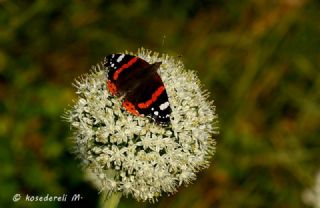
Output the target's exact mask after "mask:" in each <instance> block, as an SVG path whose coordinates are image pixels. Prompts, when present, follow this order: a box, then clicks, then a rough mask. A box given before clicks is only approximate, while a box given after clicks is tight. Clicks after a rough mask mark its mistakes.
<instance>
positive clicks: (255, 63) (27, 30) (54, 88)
mask: <svg viewBox="0 0 320 208" xmlns="http://www.w3.org/2000/svg"><path fill="white" fill-rule="evenodd" d="M319 10H320V3H319V2H318V1H316V0H314V1H311V0H309V1H308V0H280V1H266V0H265V1H264V0H263V1H252V0H245V1H235V0H231V1H209V0H202V1H192V0H187V1H176V2H173V1H163V2H161V3H160V2H156V1H153V2H151V1H147V0H143V1H137V0H136V1H123V2H120V1H118V2H109V1H102V0H95V1H91V2H90V3H89V2H86V1H49V0H35V1H6V0H4V1H0V99H1V102H0V112H1V117H0V141H1V143H0V162H1V164H0V165H1V167H0V207H12V206H16V207H44V206H46V207H61V206H62V207H63V206H64V207H68V206H72V205H78V204H77V203H75V202H73V203H70V202H69V203H58V202H47V203H42V202H37V203H36V202H33V203H32V202H25V201H24V200H22V201H20V202H18V203H13V202H12V197H13V195H14V194H15V193H21V194H22V196H25V195H26V194H30V195H32V194H33V195H46V194H47V193H48V194H51V195H60V194H63V193H65V194H68V195H69V196H71V195H72V194H75V193H80V194H82V196H83V197H84V199H83V200H82V201H81V204H82V205H83V204H87V205H89V204H92V205H93V206H95V205H96V203H97V200H98V195H97V192H96V190H94V189H93V188H91V186H90V185H89V184H88V183H86V182H85V181H84V180H83V176H82V173H81V170H80V168H79V167H78V165H77V164H78V163H77V161H75V160H74V158H73V156H72V155H71V153H70V147H71V144H70V140H69V139H68V138H69V137H70V136H71V133H70V131H69V127H68V126H67V124H66V123H63V122H62V119H61V115H62V114H63V111H64V109H65V108H67V107H68V105H71V104H72V99H74V98H75V94H74V89H73V88H72V86H71V82H72V81H73V79H74V78H75V77H77V76H79V75H80V74H83V73H86V72H88V70H89V68H90V66H91V65H92V64H95V63H96V62H98V61H100V60H102V58H103V57H104V56H105V55H107V54H109V53H112V52H119V51H123V50H131V51H132V50H133V51H135V50H136V49H137V48H139V47H141V46H144V47H146V48H149V49H152V50H154V51H159V52H166V53H169V54H171V55H173V56H176V57H180V56H181V59H182V60H183V61H184V63H185V65H186V66H187V68H190V69H194V70H196V71H197V73H198V74H199V76H200V79H201V80H202V82H203V85H204V88H207V89H209V91H210V92H212V93H211V97H212V98H213V99H214V100H215V104H216V106H217V111H218V113H219V117H220V119H219V120H220V126H221V129H220V132H221V133H220V135H219V136H218V137H217V142H218V144H217V153H216V156H215V157H214V161H213V163H212V165H211V167H210V168H209V169H208V170H205V171H203V172H201V173H200V174H199V177H198V179H197V181H195V182H194V184H192V185H190V186H189V187H187V188H184V187H181V188H180V189H179V191H178V193H176V194H174V195H173V196H170V197H167V196H164V197H162V198H160V199H159V202H158V203H156V204H153V205H151V204H148V203H137V202H134V201H133V200H132V199H131V198H128V199H124V200H122V201H121V203H120V207H150V206H151V207H199V208H202V207H220V208H223V207H303V206H305V205H304V204H303V202H302V200H301V192H302V190H303V189H304V188H305V187H307V186H308V185H310V184H311V183H312V182H313V178H312V177H313V175H314V173H315V171H316V170H317V169H318V168H320V166H319V164H320V157H319V153H320V140H319V135H320V133H319V126H320V122H319V121H320V111H319V103H320V76H319V74H320V73H319V72H320V70H319V66H320V50H319V46H320V27H319V23H318V20H319V19H320V15H319V14H320V13H319Z"/></svg>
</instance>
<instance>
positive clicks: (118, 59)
mask: <svg viewBox="0 0 320 208" xmlns="http://www.w3.org/2000/svg"><path fill="white" fill-rule="evenodd" d="M123 57H124V54H122V55H121V56H119V57H118V58H117V62H118V63H119V62H120V61H121V60H122V59H123Z"/></svg>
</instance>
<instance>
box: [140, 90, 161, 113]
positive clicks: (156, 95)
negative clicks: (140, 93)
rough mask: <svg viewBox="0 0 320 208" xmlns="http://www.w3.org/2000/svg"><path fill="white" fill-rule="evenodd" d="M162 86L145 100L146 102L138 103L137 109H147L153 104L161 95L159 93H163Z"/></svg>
mask: <svg viewBox="0 0 320 208" xmlns="http://www.w3.org/2000/svg"><path fill="white" fill-rule="evenodd" d="M164 90H165V89H164V86H160V87H159V88H158V89H157V90H156V91H155V92H154V93H153V94H152V97H151V98H150V99H149V100H147V101H146V102H144V103H139V104H138V107H139V108H148V107H149V106H150V105H151V104H152V103H154V102H155V101H156V100H157V98H158V97H159V96H160V95H161V93H162V92H163V91H164Z"/></svg>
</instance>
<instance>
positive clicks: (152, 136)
mask: <svg viewBox="0 0 320 208" xmlns="http://www.w3.org/2000/svg"><path fill="white" fill-rule="evenodd" d="M128 54H132V55H134V56H138V57H140V58H142V59H144V60H145V61H147V62H148V63H150V64H152V63H156V62H161V65H160V68H159V69H158V71H157V73H158V74H159V75H160V77H161V79H162V81H163V83H164V86H165V89H166V91H167V94H168V98H169V103H170V107H171V109H172V112H171V114H170V120H171V122H170V125H168V126H161V125H157V124H156V123H155V122H153V121H152V120H151V119H149V118H147V117H140V116H135V115H132V114H130V113H129V112H128V111H126V110H125V109H124V108H123V106H122V101H123V97H121V96H120V97H117V96H112V94H111V93H110V92H109V90H108V88H107V86H106V74H107V73H108V70H109V69H108V68H106V67H104V66H103V65H102V63H101V64H97V65H96V66H94V67H93V70H92V72H91V73H90V74H88V75H85V76H83V77H82V78H81V79H79V80H77V81H76V87H77V94H78V96H79V99H78V101H77V102H76V103H75V105H74V106H73V107H72V109H71V110H69V111H68V112H67V119H68V121H69V122H70V123H71V126H72V127H73V129H74V142H75V144H76V145H75V146H76V148H75V152H76V154H77V156H78V157H79V158H80V160H81V161H82V164H83V167H84V169H85V170H86V172H87V173H88V176H89V178H90V180H92V181H93V183H94V184H95V185H96V186H97V188H98V189H99V190H101V191H105V192H107V193H109V194H111V193H116V192H117V193H121V194H122V195H128V194H131V195H132V196H133V197H134V198H136V199H137V200H143V201H145V200H149V201H154V200H155V199H156V198H157V197H159V196H160V195H161V194H162V193H168V194H170V193H173V192H175V191H176V190H177V187H178V186H180V185H181V184H188V183H189V182H190V181H192V180H194V179H195V176H196V175H195V174H196V173H197V172H198V171H199V170H201V169H203V168H206V167H208V165H209V159H210V157H211V156H212V155H213V154H214V150H215V141H214V139H213V138H212V136H213V134H216V133H218V132H217V126H216V123H217V122H216V119H217V115H216V114H215V107H214V106H213V104H212V102H209V101H208V93H206V92H204V91H202V90H201V87H200V83H199V80H198V78H197V77H196V76H195V74H194V73H193V72H190V71H186V70H185V69H184V66H183V64H182V63H181V62H180V61H177V60H175V59H174V58H172V57H169V56H168V55H161V56H159V55H158V54H157V53H153V52H151V51H149V50H144V49H140V50H138V52H137V53H136V54H133V53H128Z"/></svg>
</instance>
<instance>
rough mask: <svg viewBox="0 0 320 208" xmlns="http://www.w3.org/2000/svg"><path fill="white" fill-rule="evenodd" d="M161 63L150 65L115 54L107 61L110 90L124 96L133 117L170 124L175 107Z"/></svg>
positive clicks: (126, 107) (134, 58)
mask: <svg viewBox="0 0 320 208" xmlns="http://www.w3.org/2000/svg"><path fill="white" fill-rule="evenodd" d="M160 65H161V62H156V63H153V64H150V63H148V62H146V61H145V60H143V59H141V58H140V57H137V56H132V55H128V54H111V55H109V56H107V57H106V58H105V61H104V66H105V67H107V68H108V69H109V70H108V73H107V87H108V90H109V92H110V93H111V95H114V96H121V97H124V100H123V103H122V105H123V107H124V108H125V109H126V110H127V111H128V112H130V113H131V114H133V115H136V116H147V117H150V118H152V119H153V120H154V121H155V123H157V124H160V125H163V126H166V125H168V124H170V114H171V111H172V110H171V108H170V104H169V100H168V95H167V92H166V89H165V86H164V84H163V82H162V79H161V77H160V75H159V74H158V73H157V70H158V69H159V67H160Z"/></svg>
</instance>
